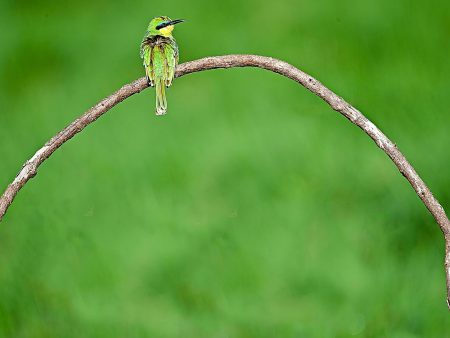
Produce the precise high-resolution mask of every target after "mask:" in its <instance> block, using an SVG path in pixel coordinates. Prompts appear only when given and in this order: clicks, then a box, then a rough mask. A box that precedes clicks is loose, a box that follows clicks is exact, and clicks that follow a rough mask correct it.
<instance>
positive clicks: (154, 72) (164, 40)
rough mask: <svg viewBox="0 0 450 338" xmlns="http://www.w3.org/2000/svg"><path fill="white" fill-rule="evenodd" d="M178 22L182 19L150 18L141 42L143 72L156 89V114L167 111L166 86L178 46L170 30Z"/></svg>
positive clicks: (169, 81) (173, 67)
mask: <svg viewBox="0 0 450 338" xmlns="http://www.w3.org/2000/svg"><path fill="white" fill-rule="evenodd" d="M179 22H182V20H170V19H169V18H168V17H167V16H161V17H157V18H154V19H152V21H150V23H149V25H148V28H147V32H146V34H145V36H144V39H143V40H142V43H141V58H142V60H143V64H144V67H145V73H146V76H147V79H148V82H149V84H150V86H152V87H153V86H154V87H155V90H156V115H164V114H165V113H166V111H167V100H166V87H169V86H170V85H171V84H172V81H173V78H174V75H175V68H176V66H177V65H178V46H177V43H176V41H175V39H174V37H173V36H172V30H173V27H174V25H175V24H177V23H179Z"/></svg>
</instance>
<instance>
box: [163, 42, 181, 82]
mask: <svg viewBox="0 0 450 338" xmlns="http://www.w3.org/2000/svg"><path fill="white" fill-rule="evenodd" d="M164 56H165V59H166V76H165V77H166V86H167V87H169V86H170V85H171V84H172V81H173V78H174V76H175V68H176V67H177V64H178V47H177V45H176V43H175V42H173V43H170V44H166V45H164Z"/></svg>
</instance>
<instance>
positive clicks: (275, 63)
mask: <svg viewBox="0 0 450 338" xmlns="http://www.w3.org/2000/svg"><path fill="white" fill-rule="evenodd" d="M232 67H258V68H263V69H266V70H269V71H272V72H275V73H278V74H280V75H282V76H285V77H287V78H289V79H292V80H294V81H296V82H298V83H299V84H301V85H302V86H304V87H305V88H307V89H308V90H310V91H311V92H312V93H314V94H316V95H317V96H319V97H320V98H321V99H322V100H324V101H325V102H326V103H328V104H329V105H330V107H331V108H332V109H334V110H335V111H337V112H338V113H340V114H342V115H344V116H345V117H346V118H347V119H348V120H350V122H352V123H353V124H355V125H357V126H358V127H359V128H361V129H362V130H363V131H364V132H365V133H366V134H367V135H368V136H369V137H370V138H371V139H372V140H373V141H374V142H375V143H376V144H377V146H378V147H379V148H380V149H381V150H383V151H384V152H385V153H386V154H387V155H388V156H389V158H390V159H391V160H392V161H393V162H394V164H395V165H396V166H397V168H398V170H399V171H400V173H401V174H402V175H403V176H404V177H405V178H406V179H407V180H408V182H409V183H410V184H411V186H412V187H413V189H414V191H415V192H416V194H417V196H419V198H420V199H421V200H422V202H423V203H424V204H425V206H426V207H427V209H428V210H429V211H430V213H431V214H432V215H433V217H434V219H435V220H436V222H437V223H438V225H439V226H440V228H441V230H442V233H443V234H444V239H445V249H446V251H445V274H446V280H447V304H448V306H449V308H450V221H449V219H448V218H447V215H446V214H445V211H444V209H443V208H442V206H441V205H440V204H439V202H438V201H437V199H436V198H435V197H434V196H433V194H432V193H431V191H430V189H429V188H428V187H427V186H426V184H425V183H424V181H423V180H422V179H421V178H420V177H419V175H418V174H417V172H416V171H415V170H414V168H413V167H412V165H411V164H410V163H409V162H408V161H407V160H406V158H405V156H404V155H403V154H402V153H401V152H400V150H399V149H398V148H397V146H396V145H395V144H394V143H393V142H392V141H391V140H390V139H389V138H387V137H386V135H384V134H383V133H382V132H381V131H380V129H378V127H376V126H375V125H374V124H373V123H372V122H371V121H370V120H369V119H367V118H366V117H365V116H364V115H363V114H362V113H361V112H360V111H358V110H357V109H356V108H354V107H353V106H352V105H350V104H349V103H347V102H346V101H344V99H342V98H341V97H339V96H338V95H336V94H335V93H333V92H332V91H331V90H330V89H328V88H327V87H325V86H324V85H323V84H321V83H320V82H319V81H317V80H316V79H315V78H313V77H312V76H310V75H308V74H306V73H304V72H303V71H301V70H299V69H297V68H295V67H294V66H292V65H290V64H288V63H286V62H283V61H280V60H277V59H274V58H270V57H263V56H257V55H225V56H214V57H206V58H203V59H199V60H195V61H190V62H186V63H183V64H181V65H179V66H178V67H177V70H176V74H175V76H176V77H180V76H183V75H187V74H190V73H194V72H199V71H204V70H210V69H216V68H232ZM147 87H148V84H147V80H146V79H145V78H144V77H143V78H140V79H138V80H136V81H134V82H132V83H130V84H126V85H124V86H123V87H122V88H120V89H119V90H118V91H116V92H115V93H114V94H112V95H111V96H109V97H107V98H105V99H103V100H102V101H100V102H99V103H97V104H96V105H95V106H93V107H92V108H90V109H89V110H88V111H86V112H85V113H84V114H83V115H82V116H81V117H79V118H78V119H76V120H75V121H74V122H72V123H71V124H70V125H68V126H67V127H66V128H64V129H63V130H62V131H60V132H59V133H58V134H57V135H56V136H54V137H53V138H52V139H51V140H49V141H48V142H47V143H46V144H45V145H44V146H43V147H42V148H41V149H39V150H38V151H37V152H36V153H35V154H34V156H33V157H32V158H31V159H30V160H28V161H26V162H25V164H24V165H23V167H22V169H21V171H20V172H19V174H18V175H17V176H16V178H15V179H14V181H13V182H12V183H11V184H10V185H9V186H8V187H7V189H6V191H5V192H4V193H3V195H2V197H1V198H0V221H1V219H2V218H3V216H4V215H5V213H6V211H7V209H8V207H9V206H10V205H11V203H12V202H13V200H14V198H15V196H16V195H17V193H18V192H19V190H20V189H21V188H22V187H23V186H24V185H25V184H26V183H27V182H28V180H29V179H30V178H32V177H34V176H35V175H36V173H37V169H38V167H39V166H40V165H41V164H42V163H43V162H44V161H45V160H46V159H47V158H49V157H50V156H51V155H52V154H53V153H54V152H55V151H56V150H57V149H58V148H59V147H60V146H61V145H63V144H64V143H65V142H67V141H68V140H70V139H71V138H72V137H73V136H75V135H76V134H77V133H79V132H81V131H82V130H83V129H84V128H85V127H86V126H88V125H89V124H91V123H92V122H94V121H95V120H97V119H98V118H99V117H100V116H102V115H103V114H105V113H106V112H107V111H109V110H110V109H111V108H112V107H114V106H115V105H116V104H118V103H120V102H121V101H123V100H125V99H126V98H128V97H129V96H131V95H133V94H136V93H139V92H141V91H142V90H144V89H145V88H147Z"/></svg>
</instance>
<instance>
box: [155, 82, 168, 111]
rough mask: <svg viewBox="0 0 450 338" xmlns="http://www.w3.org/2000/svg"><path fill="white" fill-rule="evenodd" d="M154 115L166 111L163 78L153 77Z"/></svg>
mask: <svg viewBox="0 0 450 338" xmlns="http://www.w3.org/2000/svg"><path fill="white" fill-rule="evenodd" d="M155 91H156V115H164V114H165V113H166V111H167V100H166V81H165V80H164V79H163V78H157V79H155Z"/></svg>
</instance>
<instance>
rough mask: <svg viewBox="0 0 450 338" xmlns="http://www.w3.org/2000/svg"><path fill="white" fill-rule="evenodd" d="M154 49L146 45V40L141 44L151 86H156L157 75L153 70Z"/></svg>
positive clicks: (142, 56) (146, 72)
mask: <svg viewBox="0 0 450 338" xmlns="http://www.w3.org/2000/svg"><path fill="white" fill-rule="evenodd" d="M152 53H153V48H152V47H151V46H150V45H149V44H148V43H145V40H144V41H143V42H142V44H141V58H142V61H143V64H144V67H145V74H146V75H147V78H148V81H149V83H150V86H152V87H153V86H154V85H155V74H154V70H153V60H152Z"/></svg>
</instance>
